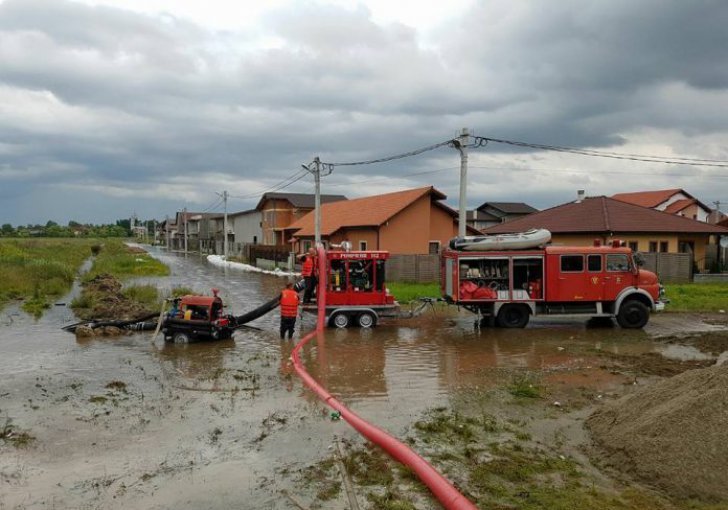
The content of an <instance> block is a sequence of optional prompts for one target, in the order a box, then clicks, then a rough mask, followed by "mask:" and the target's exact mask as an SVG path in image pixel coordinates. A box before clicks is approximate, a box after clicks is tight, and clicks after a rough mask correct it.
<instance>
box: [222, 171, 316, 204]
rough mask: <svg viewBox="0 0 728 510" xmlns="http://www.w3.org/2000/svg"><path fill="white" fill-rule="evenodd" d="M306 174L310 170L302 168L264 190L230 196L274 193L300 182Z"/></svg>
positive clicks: (248, 196)
mask: <svg viewBox="0 0 728 510" xmlns="http://www.w3.org/2000/svg"><path fill="white" fill-rule="evenodd" d="M306 175H308V171H306V170H303V169H301V170H299V171H297V172H296V173H294V174H292V175H291V176H289V177H288V178H287V179H284V180H282V181H280V182H279V183H277V184H274V185H273V186H270V187H269V188H266V189H264V190H261V191H256V192H255V193H249V194H247V195H228V197H229V198H237V199H240V200H245V199H249V198H256V197H260V196H261V195H263V194H265V193H272V192H274V191H279V190H282V189H284V188H287V187H288V186H290V185H292V184H294V183H295V182H298V181H300V180H301V179H303V178H304V177H305V176H306Z"/></svg>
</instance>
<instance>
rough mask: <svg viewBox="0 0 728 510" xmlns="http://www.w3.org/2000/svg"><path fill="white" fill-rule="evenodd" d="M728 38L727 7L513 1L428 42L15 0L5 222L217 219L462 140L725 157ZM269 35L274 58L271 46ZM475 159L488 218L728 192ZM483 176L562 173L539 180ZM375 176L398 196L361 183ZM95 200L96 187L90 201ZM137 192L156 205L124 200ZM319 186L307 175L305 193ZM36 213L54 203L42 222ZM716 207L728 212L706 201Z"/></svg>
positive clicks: (415, 164)
mask: <svg viewBox="0 0 728 510" xmlns="http://www.w3.org/2000/svg"><path fill="white" fill-rule="evenodd" d="M727 22H728V6H726V5H725V4H724V3H723V2H719V1H714V2H711V1H696V2H682V1H680V0H673V1H659V2H658V1H656V0H651V1H644V2H638V3H634V2H626V1H616V2H578V1H570V2H548V3H544V2H519V3H515V4H514V3H513V2H509V1H506V0H492V1H488V2H476V3H475V5H474V6H473V7H472V8H471V9H470V10H469V11H468V12H465V13H464V14H463V16H461V17H460V18H458V19H455V20H453V21H450V22H448V23H446V24H443V25H442V26H441V27H439V29H438V30H437V31H436V32H433V33H429V34H419V33H417V32H416V31H415V30H414V29H412V28H410V27H406V26H404V25H402V24H396V23H395V24H389V25H378V24H376V23H374V22H373V21H372V19H371V16H370V13H369V12H368V11H367V10H366V9H364V8H358V9H354V10H346V9H342V8H339V7H332V6H324V5H316V4H305V5H301V6H297V7H292V8H288V9H285V10H280V11H277V12H271V13H269V14H268V15H267V16H266V17H265V18H264V20H263V24H262V25H261V26H259V27H256V28H255V29H254V30H252V29H251V30H249V31H238V32H230V31H228V32H220V31H213V30H210V29H207V28H204V27H201V26H197V25H195V24H194V23H192V22H190V21H187V20H182V19H178V18H174V17H172V16H170V15H164V16H148V15H141V14H136V13H132V12H130V11H124V10H122V9H115V8H109V7H90V6H87V5H83V4H79V3H74V2H71V1H67V0H5V1H4V2H2V3H0V158H1V159H0V189H2V191H1V192H0V195H2V196H3V197H4V198H5V199H4V200H3V201H2V203H1V204H0V221H1V220H5V221H10V222H27V221H41V220H43V219H44V218H46V216H48V217H50V216H49V215H52V217H53V219H56V220H61V221H67V220H68V219H78V220H99V221H100V220H110V219H114V218H116V217H120V216H124V215H127V214H129V212H130V211H131V210H133V209H136V210H137V212H140V211H141V210H144V211H147V213H148V214H149V215H155V216H158V217H161V216H163V215H164V214H165V213H167V212H172V211H173V210H174V209H177V208H181V207H182V206H184V205H188V207H191V208H195V207H203V206H205V205H207V204H208V203H209V202H212V201H213V200H214V194H213V191H220V190H222V189H225V188H227V189H229V190H230V191H231V193H233V194H237V195H238V196H245V195H248V194H251V193H254V192H256V191H258V190H262V189H265V188H267V187H270V186H271V185H273V184H275V183H277V182H278V181H280V180H281V179H284V178H286V177H288V176H289V175H291V174H293V173H294V172H296V171H297V170H298V169H299V168H300V164H301V163H305V162H308V161H310V160H311V158H312V157H313V155H317V154H318V155H321V157H322V159H324V160H325V161H347V160H359V159H368V158H372V157H378V156H382V155H388V154H393V153H398V152H402V151H406V150H409V149H414V148H417V147H421V146H424V145H429V144H431V143H433V142H437V141H441V140H443V139H446V138H448V137H452V136H455V135H456V133H457V132H458V131H459V129H460V128H461V127H463V126H470V127H471V128H474V129H475V130H476V133H477V134H481V135H489V136H495V137H502V138H511V139H517V140H527V141H533V142H539V143H552V144H557V145H569V146H589V147H606V146H613V145H621V144H624V145H625V147H627V146H629V147H634V146H639V145H637V144H638V142H639V144H642V146H646V147H652V146H654V145H655V144H656V143H657V142H660V145H661V147H662V148H663V149H664V148H666V147H667V148H671V150H672V151H673V152H674V153H676V154H687V155H696V156H698V157H712V158H721V159H728V153H726V150H725V149H724V148H723V146H722V145H721V144H720V143H717V142H716V141H715V140H716V138H718V139H720V138H721V136H725V134H726V131H727V130H728V129H727V127H726V123H725V121H724V118H723V117H724V116H723V115H722V112H724V111H726V107H728V91H727V90H726V89H727V88H728V76H727V74H728V62H727V61H726V60H728V55H727V54H726V53H725V51H724V48H725V47H726V45H727V43H728V40H727V39H728V35H726V34H727V32H726V30H725V29H724V27H725V26H727V25H728V23H727ZM261 35H264V36H265V37H266V38H267V39H274V40H275V41H276V42H275V44H269V45H267V46H266V47H264V48H260V47H259V46H257V43H258V42H259V41H260V38H261ZM472 162H473V165H474V168H473V171H472V173H471V184H472V189H473V190H474V191H473V192H471V194H470V197H471V205H473V204H476V203H480V202H483V201H485V200H507V199H519V200H532V201H534V204H535V205H537V206H540V207H545V206H548V205H554V203H555V202H554V201H558V200H561V201H563V200H568V199H571V198H572V195H573V190H572V188H573V187H574V186H576V185H579V184H581V185H588V187H589V189H590V191H593V192H595V193H600V194H601V193H612V192H616V191H627V190H632V187H633V186H637V187H638V186H643V185H646V186H649V187H652V188H657V187H671V186H672V185H673V184H674V183H675V182H680V183H681V184H680V185H684V186H685V187H686V188H688V189H689V191H690V192H691V193H693V194H700V193H701V192H705V193H713V194H717V193H715V187H714V186H713V187H711V185H710V184H709V181H710V179H711V178H713V177H715V175H716V171H715V170H712V171H711V170H705V171H704V172H697V171H695V170H694V169H684V172H685V175H686V176H690V175H693V176H695V177H696V178H695V179H692V180H690V179H686V180H685V181H684V182H685V183H684V184H682V182H683V181H682V180H679V179H676V178H675V176H674V175H666V174H665V173H664V172H662V173H660V172H661V171H662V170H661V169H660V168H657V167H654V166H644V167H639V168H640V169H639V170H638V171H637V172H636V175H639V174H640V172H641V173H642V174H644V175H647V174H650V173H652V175H653V176H656V177H653V178H651V179H649V178H645V179H643V180H640V179H637V178H635V180H634V181H633V182H631V183H630V182H626V179H623V178H618V179H614V178H610V177H609V175H610V174H609V172H610V171H615V170H621V171H624V170H625V169H626V168H630V167H629V166H628V165H627V164H625V163H618V162H614V161H611V162H606V163H605V162H595V161H593V160H585V159H581V160H578V159H571V160H561V159H558V158H556V159H555V158H554V157H552V156H549V155H543V154H537V153H523V152H522V151H514V150H512V149H510V148H508V147H499V146H494V145H491V146H489V147H488V148H487V149H486V150H484V151H481V152H480V153H479V154H474V156H473V158H472ZM479 162H480V165H481V166H488V165H490V166H491V167H497V168H513V169H516V170H518V169H521V170H523V169H524V168H528V167H541V168H549V167H551V168H554V169H555V170H556V171H555V172H554V173H553V175H551V176H550V178H549V176H547V175H539V174H538V173H536V174H533V176H530V177H528V178H526V179H524V178H523V177H522V175H523V172H521V171H516V170H513V171H511V172H509V171H504V170H496V171H494V170H488V169H479V168H477V166H478V163H479ZM484 162H485V163H484ZM457 163H458V161H457V154H456V153H455V152H454V151H452V150H448V149H441V150H439V151H436V152H433V153H428V154H426V155H422V156H419V157H417V158H413V159H409V160H405V161H399V162H395V163H389V164H386V165H382V166H378V167H376V168H375V167H365V168H362V169H352V168H347V169H344V168H340V169H337V172H336V174H335V175H334V176H332V177H331V178H330V180H329V181H328V182H330V183H331V185H332V188H333V189H332V192H334V191H335V192H337V193H344V194H348V195H351V196H355V195H361V194H367V193H368V190H375V189H376V190H381V189H386V188H387V187H388V186H390V187H391V186H407V185H411V186H417V185H424V184H435V185H436V186H438V187H440V188H442V189H443V190H444V191H445V192H447V193H449V194H450V196H452V197H456V196H457V172H456V171H455V172H452V171H442V172H432V173H430V174H425V175H422V176H412V177H409V178H406V177H401V178H399V179H397V180H393V181H391V183H390V184H388V183H387V181H386V178H387V177H391V178H396V177H397V176H406V175H409V174H412V173H417V172H419V171H426V170H435V169H438V168H449V167H453V166H455V167H456V166H457ZM564 167H566V168H572V169H576V171H575V172H574V174H573V175H572V176H571V177H568V178H567V177H565V174H563V173H559V172H558V170H559V168H564ZM591 168H593V169H595V170H594V172H593V173H592V174H589V173H588V172H583V170H584V169H587V170H589V169H591ZM580 171H581V173H580ZM367 180H372V181H377V182H376V183H374V184H372V186H371V187H366V186H361V185H360V184H361V182H362V181H367ZM524 181H526V182H525V183H524ZM719 182H720V181H719ZM186 183H187V184H186ZM620 185H621V188H620V187H619V186H620ZM84 186H86V187H88V189H90V190H93V191H92V192H90V193H89V194H88V195H87V196H83V195H82V196H83V198H84V203H83V204H79V191H78V190H80V189H83V187H84ZM185 186H187V187H185ZM124 187H126V188H127V189H129V190H132V191H133V190H138V191H139V193H136V194H135V193H129V194H128V196H121V195H122V193H120V191H119V190H121V189H123V188H124ZM169 189H174V196H167V194H166V192H167V191H168V190H169ZM309 189H310V183H308V182H307V181H305V180H304V181H300V182H299V183H297V184H296V185H295V186H292V187H291V188H290V190H292V191H308V190H309ZM636 189H642V188H636ZM155 193H156V196H157V199H155ZM474 193H483V194H486V193H487V194H491V193H492V195H490V196H487V197H486V196H474ZM105 194H106V195H105ZM142 195H143V196H144V197H145V198H144V199H143V200H142V199H138V200H137V199H135V198H134V197H135V196H142ZM175 196H176V197H178V199H177V200H175ZM7 197H14V198H7ZM29 197H33V198H34V200H36V201H37V200H43V201H44V202H43V207H42V208H41V207H38V208H28V207H25V206H22V207H21V204H23V203H24V202H23V201H24V200H27V199H28V198H29ZM519 197H520V198H519ZM559 197H561V198H559ZM713 198H720V197H712V196H708V197H705V198H704V200H706V201H707V200H710V199H713ZM724 198H728V197H724ZM254 203H255V200H254V199H248V200H240V201H238V202H237V205H239V206H240V208H245V207H249V206H251V205H253V204H254ZM74 215H84V216H83V217H79V216H74ZM3 222H4V221H3Z"/></svg>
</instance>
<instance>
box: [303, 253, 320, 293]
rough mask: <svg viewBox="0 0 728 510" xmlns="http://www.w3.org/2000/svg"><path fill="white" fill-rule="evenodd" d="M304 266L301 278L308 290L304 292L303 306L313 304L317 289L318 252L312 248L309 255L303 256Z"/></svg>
mask: <svg viewBox="0 0 728 510" xmlns="http://www.w3.org/2000/svg"><path fill="white" fill-rule="evenodd" d="M303 257H304V258H303V265H302V266H301V276H303V279H304V281H305V282H306V290H305V291H304V292H303V304H304V305H306V304H308V303H310V302H311V298H312V297H313V292H314V289H315V288H316V283H317V282H316V274H315V266H316V250H314V249H313V248H310V249H309V250H308V254H307V255H303Z"/></svg>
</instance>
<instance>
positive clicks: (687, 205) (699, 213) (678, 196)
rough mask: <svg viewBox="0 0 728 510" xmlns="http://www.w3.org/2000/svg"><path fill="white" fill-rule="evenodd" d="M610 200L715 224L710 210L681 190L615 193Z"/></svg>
mask: <svg viewBox="0 0 728 510" xmlns="http://www.w3.org/2000/svg"><path fill="white" fill-rule="evenodd" d="M612 198H613V199H615V200H619V201H621V202H627V203H628V204H634V205H640V206H642V207H648V208H650V209H654V210H656V211H662V212H666V213H668V214H675V215H677V216H682V217H684V218H690V219H691V220H696V221H703V222H707V223H715V221H712V222H711V221H710V218H711V213H712V212H713V211H712V209H711V208H710V207H708V206H707V205H705V204H704V203H702V202H701V201H700V200H698V199H697V198H695V197H694V196H692V195H691V194H690V193H688V192H687V191H685V190H684V189H681V188H674V189H663V190H657V191H637V192H633V193H617V194H616V195H612Z"/></svg>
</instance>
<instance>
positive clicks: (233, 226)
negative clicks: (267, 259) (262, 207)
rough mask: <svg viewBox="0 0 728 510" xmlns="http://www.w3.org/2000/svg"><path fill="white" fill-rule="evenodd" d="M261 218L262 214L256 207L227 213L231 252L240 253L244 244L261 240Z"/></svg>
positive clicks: (256, 242)
mask: <svg viewBox="0 0 728 510" xmlns="http://www.w3.org/2000/svg"><path fill="white" fill-rule="evenodd" d="M262 219H263V214H262V213H261V212H260V211H259V210H257V209H249V210H247V211H240V212H236V213H232V214H228V229H229V230H230V231H232V233H233V235H232V242H233V243H234V245H233V247H232V248H231V252H232V253H235V254H238V253H240V252H241V250H242V247H243V245H245V244H258V243H260V242H261V241H262V239H263V228H262Z"/></svg>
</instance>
